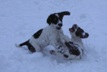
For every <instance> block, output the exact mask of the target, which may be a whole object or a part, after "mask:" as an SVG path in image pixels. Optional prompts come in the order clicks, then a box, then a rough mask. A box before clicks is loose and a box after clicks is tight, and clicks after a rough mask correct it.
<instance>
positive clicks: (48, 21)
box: [47, 14, 52, 25]
mask: <svg viewBox="0 0 107 72" xmlns="http://www.w3.org/2000/svg"><path fill="white" fill-rule="evenodd" d="M51 22H52V14H51V15H50V16H49V17H48V18H47V23H48V24H49V25H50V24H51Z"/></svg>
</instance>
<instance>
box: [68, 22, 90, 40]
mask: <svg viewBox="0 0 107 72" xmlns="http://www.w3.org/2000/svg"><path fill="white" fill-rule="evenodd" d="M69 31H70V34H71V35H72V36H75V37H79V38H82V39H83V38H88V37H89V34H88V33H87V32H85V31H84V30H83V29H82V28H80V27H79V26H78V25H77V24H74V25H73V26H72V27H71V28H69Z"/></svg>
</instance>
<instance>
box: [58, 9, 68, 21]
mask: <svg viewBox="0 0 107 72" xmlns="http://www.w3.org/2000/svg"><path fill="white" fill-rule="evenodd" d="M58 15H59V18H60V20H61V21H62V19H63V16H64V15H70V12H69V11H63V12H60V13H58Z"/></svg>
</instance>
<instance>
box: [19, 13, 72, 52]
mask: <svg viewBox="0 0 107 72" xmlns="http://www.w3.org/2000/svg"><path fill="white" fill-rule="evenodd" d="M65 15H70V12H68V11H63V12H59V13H53V14H50V16H49V17H48V18H47V23H48V26H47V27H45V28H43V29H40V30H38V31H37V32H36V33H35V34H34V35H33V36H32V37H31V38H30V39H29V40H27V41H25V42H23V43H21V44H19V46H20V47H22V46H24V45H26V46H28V49H29V50H30V51H31V52H36V51H42V50H43V48H45V47H46V46H48V45H52V46H53V47H54V48H56V49H57V48H59V47H60V46H61V45H63V44H64V42H65V41H68V40H67V39H66V38H64V34H63V31H62V29H61V28H62V26H63V22H62V19H63V17H64V16H65Z"/></svg>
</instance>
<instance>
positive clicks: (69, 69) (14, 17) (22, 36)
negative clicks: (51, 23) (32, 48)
mask: <svg viewBox="0 0 107 72" xmlns="http://www.w3.org/2000/svg"><path fill="white" fill-rule="evenodd" d="M106 7H107V0H0V72H50V71H51V72H106V71H107V68H106V67H107V48H106V47H107V42H106V41H107V31H106V30H107V29H106V27H107V24H106V23H107V14H106V13H107V10H106ZM61 11H70V12H71V15H70V16H66V17H64V19H63V23H64V26H63V30H64V33H65V34H66V35H68V36H69V37H70V34H69V31H68V28H70V27H71V26H72V25H73V24H74V23H77V24H78V25H79V26H80V27H81V28H83V29H84V30H85V31H87V32H88V33H89V34H90V36H89V38H88V39H84V40H83V42H84V46H85V55H84V56H83V58H82V59H81V60H71V61H65V62H58V61H57V60H56V59H53V58H51V57H48V56H44V55H43V54H42V53H39V52H37V53H33V54H31V53H30V52H29V51H28V50H27V49H26V48H17V47H15V44H16V43H21V42H23V41H25V40H27V39H29V38H30V37H31V35H32V34H33V33H35V32H36V31H37V30H38V29H41V28H43V27H45V26H47V24H46V19H47V17H48V15H49V14H51V13H55V12H61Z"/></svg>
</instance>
